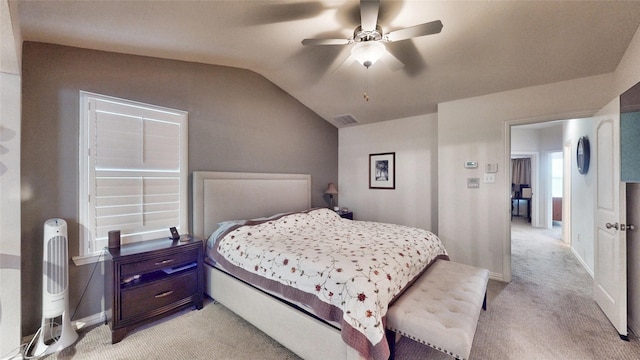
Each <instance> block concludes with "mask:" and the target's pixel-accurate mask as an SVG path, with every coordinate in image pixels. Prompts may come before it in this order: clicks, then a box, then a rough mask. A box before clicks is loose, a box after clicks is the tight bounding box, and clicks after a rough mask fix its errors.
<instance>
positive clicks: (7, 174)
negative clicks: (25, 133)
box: [0, 0, 22, 359]
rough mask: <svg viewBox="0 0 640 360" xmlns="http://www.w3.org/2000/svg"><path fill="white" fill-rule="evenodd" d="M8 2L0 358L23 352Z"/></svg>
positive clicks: (0, 16) (0, 64)
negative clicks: (21, 348)
mask: <svg viewBox="0 0 640 360" xmlns="http://www.w3.org/2000/svg"><path fill="white" fill-rule="evenodd" d="M9 10H10V9H9V3H8V2H7V1H6V0H1V1H0V339H2V340H0V358H3V359H4V358H9V357H11V356H13V355H15V354H18V353H19V352H20V344H21V343H22V333H21V331H20V325H21V315H20V309H21V298H20V296H16V295H15V294H20V271H21V270H20V267H21V266H20V85H21V78H20V51H19V49H20V48H21V45H22V41H21V38H20V34H19V32H17V31H14V29H17V28H18V26H17V25H18V24H17V23H15V20H14V19H12V18H11V12H10V11H9Z"/></svg>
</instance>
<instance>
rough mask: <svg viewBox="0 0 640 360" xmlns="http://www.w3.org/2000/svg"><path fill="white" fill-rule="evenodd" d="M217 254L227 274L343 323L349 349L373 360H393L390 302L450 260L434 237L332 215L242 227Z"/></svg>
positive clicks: (215, 248) (324, 212)
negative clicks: (387, 319) (388, 334)
mask: <svg viewBox="0 0 640 360" xmlns="http://www.w3.org/2000/svg"><path fill="white" fill-rule="evenodd" d="M249 224H252V223H251V222H250V223H249ZM212 250H213V251H211V255H212V256H213V258H214V260H215V261H217V262H221V263H222V265H223V266H224V267H225V268H229V267H231V268H239V269H243V270H242V271H241V273H243V274H245V275H246V276H248V277H250V278H254V279H255V278H256V276H257V275H259V276H261V277H264V278H266V279H268V280H267V282H268V283H270V284H272V285H275V287H274V286H271V289H272V290H278V291H280V292H282V293H285V294H284V295H285V296H289V297H292V298H294V299H292V300H296V301H305V302H307V303H308V302H310V303H311V304H310V306H312V307H313V308H314V310H316V313H319V314H318V315H319V316H320V317H323V318H325V319H326V320H333V321H338V322H340V324H341V327H342V337H343V339H344V340H345V342H347V343H348V344H349V345H351V346H352V347H354V348H356V349H357V350H358V351H359V352H360V353H361V354H362V355H363V356H365V357H366V358H372V359H383V358H384V359H386V357H388V355H389V350H388V346H387V342H386V341H385V331H384V324H383V318H384V316H385V314H386V312H387V308H388V305H389V303H390V302H391V301H392V300H393V299H394V297H395V296H396V295H398V294H399V293H400V292H401V291H402V290H403V288H404V287H405V286H406V285H407V284H408V283H409V282H411V281H412V280H414V279H415V278H416V277H417V276H418V275H420V274H421V273H422V272H423V270H424V269H425V268H426V267H427V266H428V265H429V264H431V263H432V262H433V261H435V260H436V258H447V252H446V250H445V248H444V246H443V244H442V242H441V241H440V239H439V238H438V237H437V236H436V235H435V234H433V233H431V232H429V231H426V230H422V229H417V228H412V227H407V226H400V225H393V224H386V223H376V222H365V221H351V220H347V219H342V218H341V217H340V216H338V215H337V214H336V213H335V212H333V211H331V210H329V209H315V210H311V211H308V212H301V213H294V214H290V215H286V216H283V217H281V218H279V219H276V220H266V221H264V222H259V223H257V224H252V225H245V226H235V227H233V228H231V230H230V231H228V232H226V234H223V237H222V238H221V239H220V240H218V241H217V243H216V245H215V246H213V249H212ZM230 265H231V266H230ZM261 285H262V286H264V284H261ZM276 288H278V289H276ZM291 288H294V289H297V290H289V289H291ZM301 294H302V295H301ZM309 294H311V295H312V297H313V299H312V300H309ZM336 309H339V310H340V311H336ZM339 316H340V317H341V318H335V317H339ZM354 330H355V331H354ZM363 336H364V338H365V339H366V341H363V339H362V337H363ZM363 344H364V345H365V346H363Z"/></svg>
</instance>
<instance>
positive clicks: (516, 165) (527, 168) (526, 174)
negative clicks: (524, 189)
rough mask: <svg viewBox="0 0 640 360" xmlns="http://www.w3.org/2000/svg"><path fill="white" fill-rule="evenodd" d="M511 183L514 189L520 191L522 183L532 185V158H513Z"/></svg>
mask: <svg viewBox="0 0 640 360" xmlns="http://www.w3.org/2000/svg"><path fill="white" fill-rule="evenodd" d="M511 183H512V187H513V189H512V190H514V191H520V185H521V184H527V185H529V186H531V159H530V158H520V159H511Z"/></svg>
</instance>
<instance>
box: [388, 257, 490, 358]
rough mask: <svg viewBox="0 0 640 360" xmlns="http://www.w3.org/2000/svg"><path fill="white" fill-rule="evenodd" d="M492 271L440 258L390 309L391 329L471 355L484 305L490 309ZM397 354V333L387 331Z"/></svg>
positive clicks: (461, 355) (449, 351) (456, 354)
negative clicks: (489, 291) (490, 275)
mask: <svg viewBox="0 0 640 360" xmlns="http://www.w3.org/2000/svg"><path fill="white" fill-rule="evenodd" d="M488 281H489V271H488V270H487V269H481V268H477V267H473V266H469V265H465V264H460V263H456V262H453V261H447V260H438V261H436V262H435V263H434V264H433V265H431V267H430V268H429V269H427V271H425V273H424V274H422V276H420V278H419V279H418V280H417V281H416V282H415V283H414V284H413V285H412V286H411V287H410V288H409V289H407V291H406V292H405V293H404V294H403V295H402V296H400V298H399V299H398V300H397V301H396V302H395V303H394V304H393V305H392V306H391V307H390V308H389V311H388V312H387V324H386V327H387V329H388V331H391V332H395V333H398V334H400V335H402V336H406V337H408V338H410V339H413V340H415V341H418V342H421V343H423V344H425V345H428V346H431V347H432V348H434V349H437V350H439V351H442V352H444V353H446V354H449V355H451V356H453V357H455V358H456V359H468V358H469V354H470V353H471V344H472V343H473V337H474V335H475V332H476V326H477V325H478V318H479V317H480V309H481V308H485V309H486V294H487V282H488ZM387 338H388V339H389V346H390V348H391V359H393V357H394V348H395V334H393V333H389V334H387Z"/></svg>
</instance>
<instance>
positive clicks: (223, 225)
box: [207, 220, 247, 249]
mask: <svg viewBox="0 0 640 360" xmlns="http://www.w3.org/2000/svg"><path fill="white" fill-rule="evenodd" d="M246 223H247V220H229V221H223V222H220V223H218V228H217V229H216V231H214V232H213V234H211V236H209V239H208V240H207V247H208V248H209V249H213V245H214V244H215V242H216V240H218V236H220V235H221V234H222V233H224V232H225V231H227V230H229V229H230V228H231V227H232V226H236V225H244V224H246Z"/></svg>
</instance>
